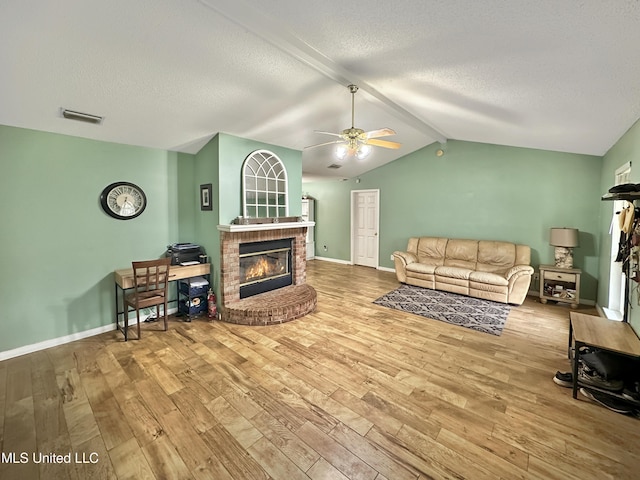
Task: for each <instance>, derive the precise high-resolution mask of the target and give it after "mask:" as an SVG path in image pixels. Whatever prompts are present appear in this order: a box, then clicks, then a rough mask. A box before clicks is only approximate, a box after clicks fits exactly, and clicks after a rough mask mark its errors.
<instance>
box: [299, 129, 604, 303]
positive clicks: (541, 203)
mask: <svg viewBox="0 0 640 480" xmlns="http://www.w3.org/2000/svg"><path fill="white" fill-rule="evenodd" d="M438 148H440V146H439V145H437V144H434V145H430V146H428V147H425V148H423V149H420V150H418V151H416V152H414V153H411V154H409V155H406V156H405V157H402V158H400V159H398V160H396V161H394V162H392V163H390V164H387V165H384V166H382V167H380V168H377V169H375V170H372V171H371V172H368V173H366V174H364V175H362V176H361V177H360V179H361V182H360V183H355V180H354V179H352V180H348V181H344V182H341V181H332V182H314V183H305V184H304V185H303V190H304V191H305V193H308V194H309V195H311V196H312V197H314V198H316V199H317V203H316V222H317V225H316V255H317V256H320V257H322V256H324V257H329V258H336V259H341V260H347V261H348V260H350V248H351V247H350V239H349V235H350V213H349V209H350V192H351V190H364V189H380V258H379V264H380V266H381V267H388V268H393V263H392V262H391V260H390V258H389V257H390V254H391V253H392V252H393V251H395V250H405V249H406V245H407V239H408V238H409V237H411V236H419V235H433V236H445V237H452V238H473V239H486V240H505V241H512V242H517V243H524V244H527V245H529V246H531V249H532V264H533V265H534V266H537V265H538V264H540V263H552V261H553V247H551V246H549V242H548V235H549V228H551V227H555V226H559V227H563V226H566V227H574V228H578V229H579V230H580V247H579V248H576V249H575V250H574V257H575V260H574V263H575V265H576V267H578V268H581V269H582V270H583V281H582V297H583V298H585V299H589V300H595V299H596V290H597V277H598V268H599V263H598V262H599V259H598V252H599V241H600V234H599V231H600V224H599V221H598V216H599V213H600V197H599V195H598V192H599V191H600V174H601V169H602V158H601V157H596V156H589V155H576V154H568V153H560V152H550V151H543V150H534V149H526V148H515V147H504V146H498V145H489V144H480V143H473V142H463V141H455V140H450V141H449V142H447V145H446V147H445V154H444V156H442V157H437V156H436V155H435V151H436V150H437V149H438ZM325 245H326V246H327V251H326V252H325V251H324V250H323V247H324V246H325Z"/></svg>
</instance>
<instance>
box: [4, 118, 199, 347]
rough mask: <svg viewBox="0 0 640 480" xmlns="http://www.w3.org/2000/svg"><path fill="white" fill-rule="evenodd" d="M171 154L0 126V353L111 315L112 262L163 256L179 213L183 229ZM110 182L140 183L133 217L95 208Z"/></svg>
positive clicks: (175, 235) (175, 233)
mask: <svg viewBox="0 0 640 480" xmlns="http://www.w3.org/2000/svg"><path fill="white" fill-rule="evenodd" d="M96 128H99V127H96ZM178 156H179V155H178V154H177V153H174V152H167V151H163V150H155V149H150V148H142V147H135V146H128V145H120V144H114V143H106V142H98V141H94V140H87V139H82V138H76V137H69V136H64V135H57V134H51V133H44V132H38V131H33V130H26V129H20V128H14V127H6V126H0V162H1V171H2V173H1V175H0V219H1V226H0V245H2V248H1V249H0V271H1V272H2V275H0V304H1V305H2V310H3V311H2V317H1V320H0V352H2V351H6V350H11V349H14V348H18V347H21V346H25V345H30V344H34V343H38V342H42V341H45V340H50V339H53V338H57V337H62V336H65V335H69V334H72V333H76V332H82V331H85V330H90V329H93V328H97V327H100V326H104V325H109V324H112V323H113V321H114V300H113V298H114V293H113V292H114V286H113V273H112V272H113V270H115V269H117V268H124V267H127V266H129V265H131V261H132V260H133V259H146V258H156V257H160V256H162V255H163V254H164V251H165V249H166V246H167V245H168V244H170V243H173V242H177V241H179V240H181V236H180V234H179V230H180V228H181V225H180V222H179V221H178V217H181V216H183V215H184V217H185V219H187V220H185V225H183V226H184V227H185V229H186V230H187V232H188V225H187V224H188V223H189V222H188V216H189V208H188V206H187V205H184V204H183V202H184V198H183V196H182V195H179V184H180V183H183V182H184V181H185V179H184V177H183V176H184V174H185V172H186V173H187V174H188V169H189V166H188V165H186V168H184V169H183V168H180V169H179V168H178ZM189 157H191V156H189V155H184V154H182V155H180V161H181V162H182V161H185V162H186V163H187V164H188V163H189V161H193V160H192V159H190V158H189ZM181 177H183V178H181ZM118 180H125V181H130V182H133V183H135V184H137V185H139V186H140V187H142V188H143V189H144V191H145V193H146V195H147V200H148V206H147V209H146V210H145V212H144V213H143V214H142V215H141V216H139V217H137V218H135V219H132V220H126V221H122V220H116V219H113V218H111V217H109V216H108V215H106V214H105V213H104V212H103V211H102V209H101V207H100V203H99V196H100V192H101V191H102V190H103V188H104V187H106V186H107V185H108V184H109V183H112V182H114V181H118Z"/></svg>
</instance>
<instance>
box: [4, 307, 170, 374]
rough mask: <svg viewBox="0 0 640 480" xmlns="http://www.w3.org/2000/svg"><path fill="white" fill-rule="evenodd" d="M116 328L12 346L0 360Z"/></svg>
mask: <svg viewBox="0 0 640 480" xmlns="http://www.w3.org/2000/svg"><path fill="white" fill-rule="evenodd" d="M177 311H178V309H177V308H170V309H169V310H168V313H169V315H173V314H174V313H176V312H177ZM115 329H116V326H115V324H113V323H110V324H109V325H103V326H101V327H97V328H92V329H90V330H85V331H83V332H76V333H72V334H70V335H65V336H63V337H58V338H52V339H50V340H45V341H43V342H38V343H33V344H31V345H25V346H24V347H18V348H14V349H13V350H6V351H4V352H0V362H1V361H3V360H8V359H10V358H15V357H19V356H21V355H26V354H27V353H33V352H37V351H39V350H45V349H47V348H51V347H57V346H58V345H64V344H65V343H70V342H74V341H76V340H82V339H83V338H88V337H93V336H94V335H100V334H101V333H105V332H111V331H113V330H115Z"/></svg>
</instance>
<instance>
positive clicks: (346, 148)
mask: <svg viewBox="0 0 640 480" xmlns="http://www.w3.org/2000/svg"><path fill="white" fill-rule="evenodd" d="M348 88H349V91H350V92H351V128H346V129H344V130H343V131H342V132H341V133H333V132H322V131H319V130H316V131H315V132H316V133H322V134H323V135H333V136H334V137H340V140H333V141H331V142H324V143H318V144H317V145H310V146H308V147H305V150H306V149H308V148H316V147H322V146H324V145H331V144H338V146H337V147H336V157H338V158H339V159H340V160H342V159H344V158H345V157H346V156H347V155H355V157H356V158H358V159H359V160H362V159H364V158H366V157H367V156H368V155H369V154H370V153H371V150H372V147H373V146H375V147H383V148H400V146H401V144H399V143H397V142H390V141H388V140H378V138H379V137H386V136H388V135H395V134H396V132H394V131H393V130H391V129H390V128H381V129H379V130H371V131H369V132H365V131H364V130H362V129H361V128H355V126H354V123H355V122H354V118H355V108H354V106H355V95H356V92H357V91H358V87H357V86H356V85H349V87H348Z"/></svg>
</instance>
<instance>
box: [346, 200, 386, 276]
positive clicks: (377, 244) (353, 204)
mask: <svg viewBox="0 0 640 480" xmlns="http://www.w3.org/2000/svg"><path fill="white" fill-rule="evenodd" d="M360 193H375V195H376V230H377V233H378V234H377V235H376V241H375V248H376V255H375V257H376V262H375V266H374V268H375V269H378V268H379V267H380V189H379V188H368V189H364V190H351V235H350V238H351V265H355V261H354V260H355V244H356V242H355V236H356V222H355V220H356V202H355V199H356V195H358V194H360Z"/></svg>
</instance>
